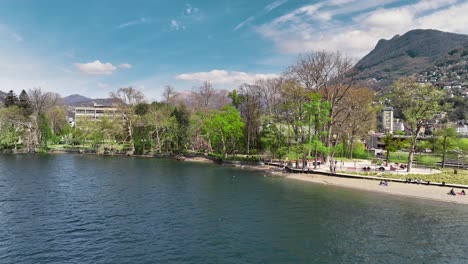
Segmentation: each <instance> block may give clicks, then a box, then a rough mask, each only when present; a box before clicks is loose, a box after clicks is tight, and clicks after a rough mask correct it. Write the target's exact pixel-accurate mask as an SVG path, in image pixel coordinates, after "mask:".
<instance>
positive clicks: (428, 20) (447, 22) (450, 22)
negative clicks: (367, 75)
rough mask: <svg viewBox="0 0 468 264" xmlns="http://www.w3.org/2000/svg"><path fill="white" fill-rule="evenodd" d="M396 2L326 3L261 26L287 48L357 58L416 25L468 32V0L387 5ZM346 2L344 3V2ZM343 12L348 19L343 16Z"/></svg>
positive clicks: (279, 45)
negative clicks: (338, 52) (383, 39)
mask: <svg viewBox="0 0 468 264" xmlns="http://www.w3.org/2000/svg"><path fill="white" fill-rule="evenodd" d="M395 1H396V0H373V1H370V0H362V1H355V0H334V1H329V2H320V3H317V4H312V5H307V6H303V7H301V8H298V9H296V10H293V11H292V12H290V13H287V14H284V15H282V16H280V17H278V18H276V19H274V20H273V21H271V22H270V23H267V24H264V25H262V26H260V27H258V28H257V31H258V32H259V33H260V34H261V35H263V36H264V37H265V38H267V39H269V40H271V41H272V42H273V43H274V44H275V45H276V46H277V48H278V49H279V50H280V52H282V53H292V54H295V53H303V52H308V51H312V50H328V51H336V50H340V51H343V52H344V53H345V54H346V55H348V56H351V57H356V58H358V57H361V56H363V55H365V54H366V53H368V52H369V51H370V50H372V48H373V47H374V46H375V44H376V43H377V41H378V40H379V39H381V38H387V39H388V38H391V37H393V36H394V35H396V34H403V33H406V32H407V31H409V30H411V29H416V28H432V29H438V30H442V31H450V32H456V33H468V27H466V25H467V24H468V16H466V15H465V14H466V13H467V12H468V3H467V2H466V1H461V0H419V1H417V2H416V3H412V4H405V5H400V6H399V7H391V8H388V7H387V8H386V4H389V3H392V2H395ZM340 3H341V4H342V5H338V4H340ZM339 15H340V16H339ZM341 15H344V16H346V17H348V19H346V18H345V19H343V17H342V16H341ZM338 16H339V17H338ZM349 17H351V19H349Z"/></svg>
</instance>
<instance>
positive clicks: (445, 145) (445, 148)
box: [442, 137, 447, 168]
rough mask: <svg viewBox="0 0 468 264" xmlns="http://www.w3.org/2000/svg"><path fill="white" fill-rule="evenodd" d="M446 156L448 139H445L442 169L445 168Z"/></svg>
mask: <svg viewBox="0 0 468 264" xmlns="http://www.w3.org/2000/svg"><path fill="white" fill-rule="evenodd" d="M446 156H447V137H444V143H443V145H442V168H445V159H446Z"/></svg>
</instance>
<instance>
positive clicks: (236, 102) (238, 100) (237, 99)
mask: <svg viewBox="0 0 468 264" xmlns="http://www.w3.org/2000/svg"><path fill="white" fill-rule="evenodd" d="M228 97H229V98H231V104H232V106H234V107H235V108H236V109H239V106H240V105H241V104H242V99H243V98H242V96H240V95H239V93H238V92H237V90H236V89H234V90H232V92H229V94H228Z"/></svg>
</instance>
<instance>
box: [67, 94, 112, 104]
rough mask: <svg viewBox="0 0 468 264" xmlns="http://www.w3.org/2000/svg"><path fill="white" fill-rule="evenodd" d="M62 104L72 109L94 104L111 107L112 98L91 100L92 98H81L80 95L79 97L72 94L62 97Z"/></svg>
mask: <svg viewBox="0 0 468 264" xmlns="http://www.w3.org/2000/svg"><path fill="white" fill-rule="evenodd" d="M63 102H64V103H65V105H68V106H73V107H76V106H93V105H94V104H97V105H106V106H110V105H112V103H113V102H114V100H113V99H112V98H96V99H93V98H89V97H86V96H82V95H79V94H72V95H69V96H67V97H64V98H63Z"/></svg>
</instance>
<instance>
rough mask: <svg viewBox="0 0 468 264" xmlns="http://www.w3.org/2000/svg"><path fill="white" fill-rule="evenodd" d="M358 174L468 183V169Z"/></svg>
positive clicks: (361, 173)
mask: <svg viewBox="0 0 468 264" xmlns="http://www.w3.org/2000/svg"><path fill="white" fill-rule="evenodd" d="M357 174H359V175H366V176H376V177H383V178H393V179H402V180H405V179H406V178H411V179H420V180H424V181H430V182H439V183H441V182H445V183H453V184H463V185H468V170H458V171H457V174H455V173H454V169H442V173H438V174H410V175H406V174H396V173H378V172H371V173H364V172H359V173H357Z"/></svg>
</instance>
